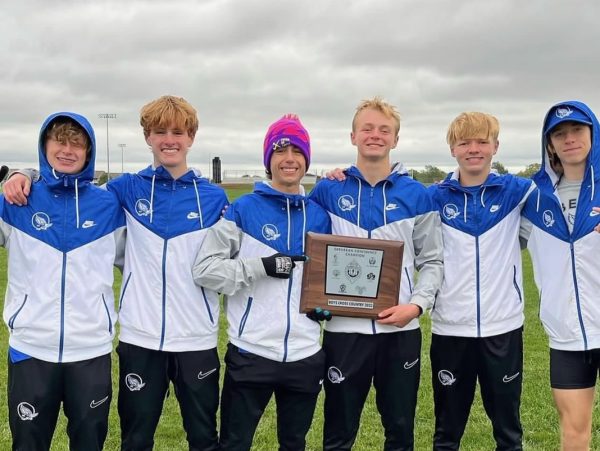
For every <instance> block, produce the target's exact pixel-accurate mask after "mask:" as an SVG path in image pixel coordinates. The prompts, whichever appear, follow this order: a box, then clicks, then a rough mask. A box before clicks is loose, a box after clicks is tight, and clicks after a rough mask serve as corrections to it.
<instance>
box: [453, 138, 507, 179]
mask: <svg viewBox="0 0 600 451" xmlns="http://www.w3.org/2000/svg"><path fill="white" fill-rule="evenodd" d="M498 146H499V142H498V141H497V140H492V139H491V138H469V139H459V140H458V141H456V143H455V144H454V147H452V148H451V149H450V152H451V154H452V156H453V157H454V158H456V162H457V163H458V167H459V168H460V177H461V180H463V181H465V180H466V179H477V181H478V182H479V183H476V184H481V183H483V181H484V180H485V179H486V178H487V176H488V174H489V173H490V169H491V166H492V158H493V157H494V155H496V151H497V150H498ZM469 184H471V183H469Z"/></svg>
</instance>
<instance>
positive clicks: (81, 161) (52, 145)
mask: <svg viewBox="0 0 600 451" xmlns="http://www.w3.org/2000/svg"><path fill="white" fill-rule="evenodd" d="M86 158H87V147H86V146H85V145H84V144H82V143H80V142H70V141H67V142H64V143H63V142H60V141H57V140H56V139H53V138H48V139H46V159H47V160H48V164H50V166H52V168H53V169H54V170H55V171H58V172H62V173H63V174H78V173H79V172H81V171H82V170H83V168H84V166H85V162H86Z"/></svg>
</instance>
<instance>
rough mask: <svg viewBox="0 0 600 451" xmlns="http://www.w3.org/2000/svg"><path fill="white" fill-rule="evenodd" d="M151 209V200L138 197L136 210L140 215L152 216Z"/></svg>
mask: <svg viewBox="0 0 600 451" xmlns="http://www.w3.org/2000/svg"><path fill="white" fill-rule="evenodd" d="M151 210H152V207H151V206H150V201H148V200H147V199H138V200H137V202H136V203H135V212H136V213H137V215H138V216H150V211H151Z"/></svg>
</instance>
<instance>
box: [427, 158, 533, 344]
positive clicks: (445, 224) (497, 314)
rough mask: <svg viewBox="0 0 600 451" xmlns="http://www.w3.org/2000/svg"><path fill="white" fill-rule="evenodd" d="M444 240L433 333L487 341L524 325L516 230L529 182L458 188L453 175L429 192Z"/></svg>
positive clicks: (500, 180)
mask: <svg viewBox="0 0 600 451" xmlns="http://www.w3.org/2000/svg"><path fill="white" fill-rule="evenodd" d="M430 190H431V193H432V197H433V201H434V203H435V206H436V208H437V209H438V211H439V212H440V218H441V220H442V235H443V238H444V282H443V284H442V288H441V290H440V292H439V293H438V296H437V298H436V301H435V305H434V308H433V309H432V312H431V320H432V326H431V329H432V332H433V333H435V334H439V335H452V336H458V337H489V336H493V335H499V334H503V333H506V332H510V331H512V330H515V329H517V328H519V327H521V326H522V325H523V280H522V265H521V248H520V246H519V224H520V220H521V210H522V209H523V206H524V205H525V201H526V200H527V197H528V196H529V194H530V193H531V192H532V191H533V190H534V185H533V183H532V182H531V181H530V180H527V179H523V178H520V177H515V176H513V175H497V174H493V173H492V174H490V175H489V176H488V177H487V179H486V181H485V182H484V183H483V184H481V185H480V186H476V187H463V186H461V185H460V183H459V176H458V170H457V171H455V172H453V173H451V174H449V175H448V177H447V178H446V179H445V180H444V181H443V182H442V183H440V184H439V185H433V186H432V187H431V188H430Z"/></svg>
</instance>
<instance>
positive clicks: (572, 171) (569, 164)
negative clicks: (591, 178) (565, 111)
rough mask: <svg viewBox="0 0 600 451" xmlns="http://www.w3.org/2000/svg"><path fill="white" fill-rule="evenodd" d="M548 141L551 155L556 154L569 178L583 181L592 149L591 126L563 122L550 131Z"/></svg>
mask: <svg viewBox="0 0 600 451" xmlns="http://www.w3.org/2000/svg"><path fill="white" fill-rule="evenodd" d="M548 141H549V146H548V151H549V153H550V154H553V153H554V154H556V156H557V157H558V159H559V160H560V164H561V165H562V168H563V170H564V173H565V175H566V176H567V178H568V179H570V180H581V179H582V178H583V173H584V171H585V165H586V161H587V156H588V154H589V153H590V149H591V148H592V131H591V128H590V126H589V125H587V124H583V123H581V122H573V121H565V122H561V123H560V124H558V125H557V126H556V127H554V128H553V129H552V130H550V132H549V133H548Z"/></svg>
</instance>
